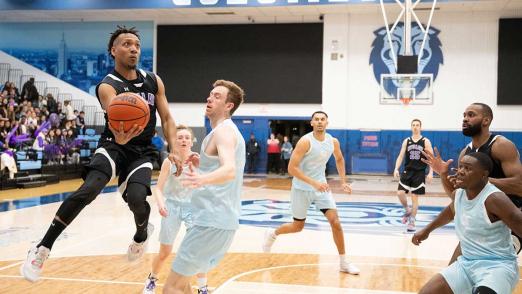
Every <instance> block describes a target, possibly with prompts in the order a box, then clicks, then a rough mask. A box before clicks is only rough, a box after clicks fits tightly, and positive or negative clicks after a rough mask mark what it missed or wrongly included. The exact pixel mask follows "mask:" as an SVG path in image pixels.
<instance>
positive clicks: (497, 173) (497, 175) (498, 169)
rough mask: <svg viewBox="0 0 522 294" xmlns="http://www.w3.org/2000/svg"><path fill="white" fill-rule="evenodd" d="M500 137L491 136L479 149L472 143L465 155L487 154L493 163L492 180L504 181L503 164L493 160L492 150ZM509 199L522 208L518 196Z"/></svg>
mask: <svg viewBox="0 0 522 294" xmlns="http://www.w3.org/2000/svg"><path fill="white" fill-rule="evenodd" d="M499 136H500V135H493V134H491V135H490V136H489V138H488V140H487V141H486V143H484V144H483V145H482V146H480V147H478V148H473V142H470V143H469V144H468V146H466V151H465V152H464V154H470V153H473V152H482V153H484V154H486V155H487V156H489V158H491V161H493V170H492V171H491V174H490V175H489V177H490V178H494V179H503V178H505V177H506V175H505V174H504V170H503V169H502V164H500V161H499V160H497V159H495V158H493V156H491V148H492V147H493V143H495V141H496V140H497V138H498V137H499ZM507 195H508V196H509V198H510V199H511V201H513V203H515V205H516V206H517V207H522V198H520V197H518V196H516V195H509V194H507Z"/></svg>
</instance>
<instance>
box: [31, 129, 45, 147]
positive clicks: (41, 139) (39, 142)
mask: <svg viewBox="0 0 522 294" xmlns="http://www.w3.org/2000/svg"><path fill="white" fill-rule="evenodd" d="M47 134H48V130H47V129H43V130H42V131H41V132H40V133H38V135H37V136H36V138H35V139H34V142H33V149H34V150H37V151H43V150H44V148H45V145H47V144H48V141H47V140H46V137H47Z"/></svg>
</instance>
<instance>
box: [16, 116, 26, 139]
mask: <svg viewBox="0 0 522 294" xmlns="http://www.w3.org/2000/svg"><path fill="white" fill-rule="evenodd" d="M28 133H29V132H28V130H27V117H26V116H25V115H22V117H20V122H19V123H18V131H17V135H26V134H28Z"/></svg>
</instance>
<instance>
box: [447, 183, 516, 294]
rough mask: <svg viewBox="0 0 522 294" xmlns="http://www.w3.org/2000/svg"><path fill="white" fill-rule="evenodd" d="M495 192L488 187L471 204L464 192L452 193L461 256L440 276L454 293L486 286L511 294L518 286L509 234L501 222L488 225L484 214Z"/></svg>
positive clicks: (495, 189) (502, 293) (460, 190)
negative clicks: (488, 201) (490, 197)
mask: <svg viewBox="0 0 522 294" xmlns="http://www.w3.org/2000/svg"><path fill="white" fill-rule="evenodd" d="M497 191H499V190H498V189H497V187H495V186H493V185H492V184H490V183H488V184H487V185H486V186H485V187H484V189H482V191H480V193H479V194H478V195H477V197H475V198H474V199H473V200H468V197H467V195H466V191H465V190H463V189H457V190H456V192H455V202H454V205H455V230H456V232H457V236H458V238H459V240H460V248H461V249H462V255H461V256H459V257H458V258H457V261H455V262H454V263H452V264H451V265H450V266H448V267H447V268H445V269H443V270H442V271H441V272H440V274H441V275H442V276H443V277H444V279H445V280H446V282H447V283H448V285H449V286H450V288H451V290H452V291H453V293H471V292H472V291H473V289H475V288H477V287H480V286H485V287H488V288H490V289H492V290H493V291H495V293H498V294H510V293H512V292H513V289H515V286H516V285H517V283H518V279H519V274H518V264H517V256H516V255H515V249H514V248H513V244H512V240H511V231H510V229H509V228H508V227H507V226H506V224H504V223H503V222H502V221H500V220H499V221H496V222H494V223H491V221H490V219H489V217H488V213H487V211H486V206H485V202H486V199H487V198H488V197H489V195H491V194H492V193H494V192H497Z"/></svg>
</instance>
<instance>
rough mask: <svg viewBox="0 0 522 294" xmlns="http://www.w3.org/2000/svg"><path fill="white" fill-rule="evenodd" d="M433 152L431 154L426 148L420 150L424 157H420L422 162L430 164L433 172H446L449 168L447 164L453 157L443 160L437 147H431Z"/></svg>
mask: <svg viewBox="0 0 522 294" xmlns="http://www.w3.org/2000/svg"><path fill="white" fill-rule="evenodd" d="M433 151H434V153H435V154H432V153H431V152H429V151H428V150H423V151H421V152H422V154H423V155H424V156H425V157H426V159H424V158H421V160H422V162H424V163H425V164H427V165H429V166H431V168H432V169H433V171H434V172H436V173H438V174H439V175H441V174H447V173H448V170H449V166H450V165H451V163H452V162H453V159H448V160H447V161H444V160H443V159H442V157H441V156H440V153H439V150H438V149H437V147H435V148H433Z"/></svg>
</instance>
